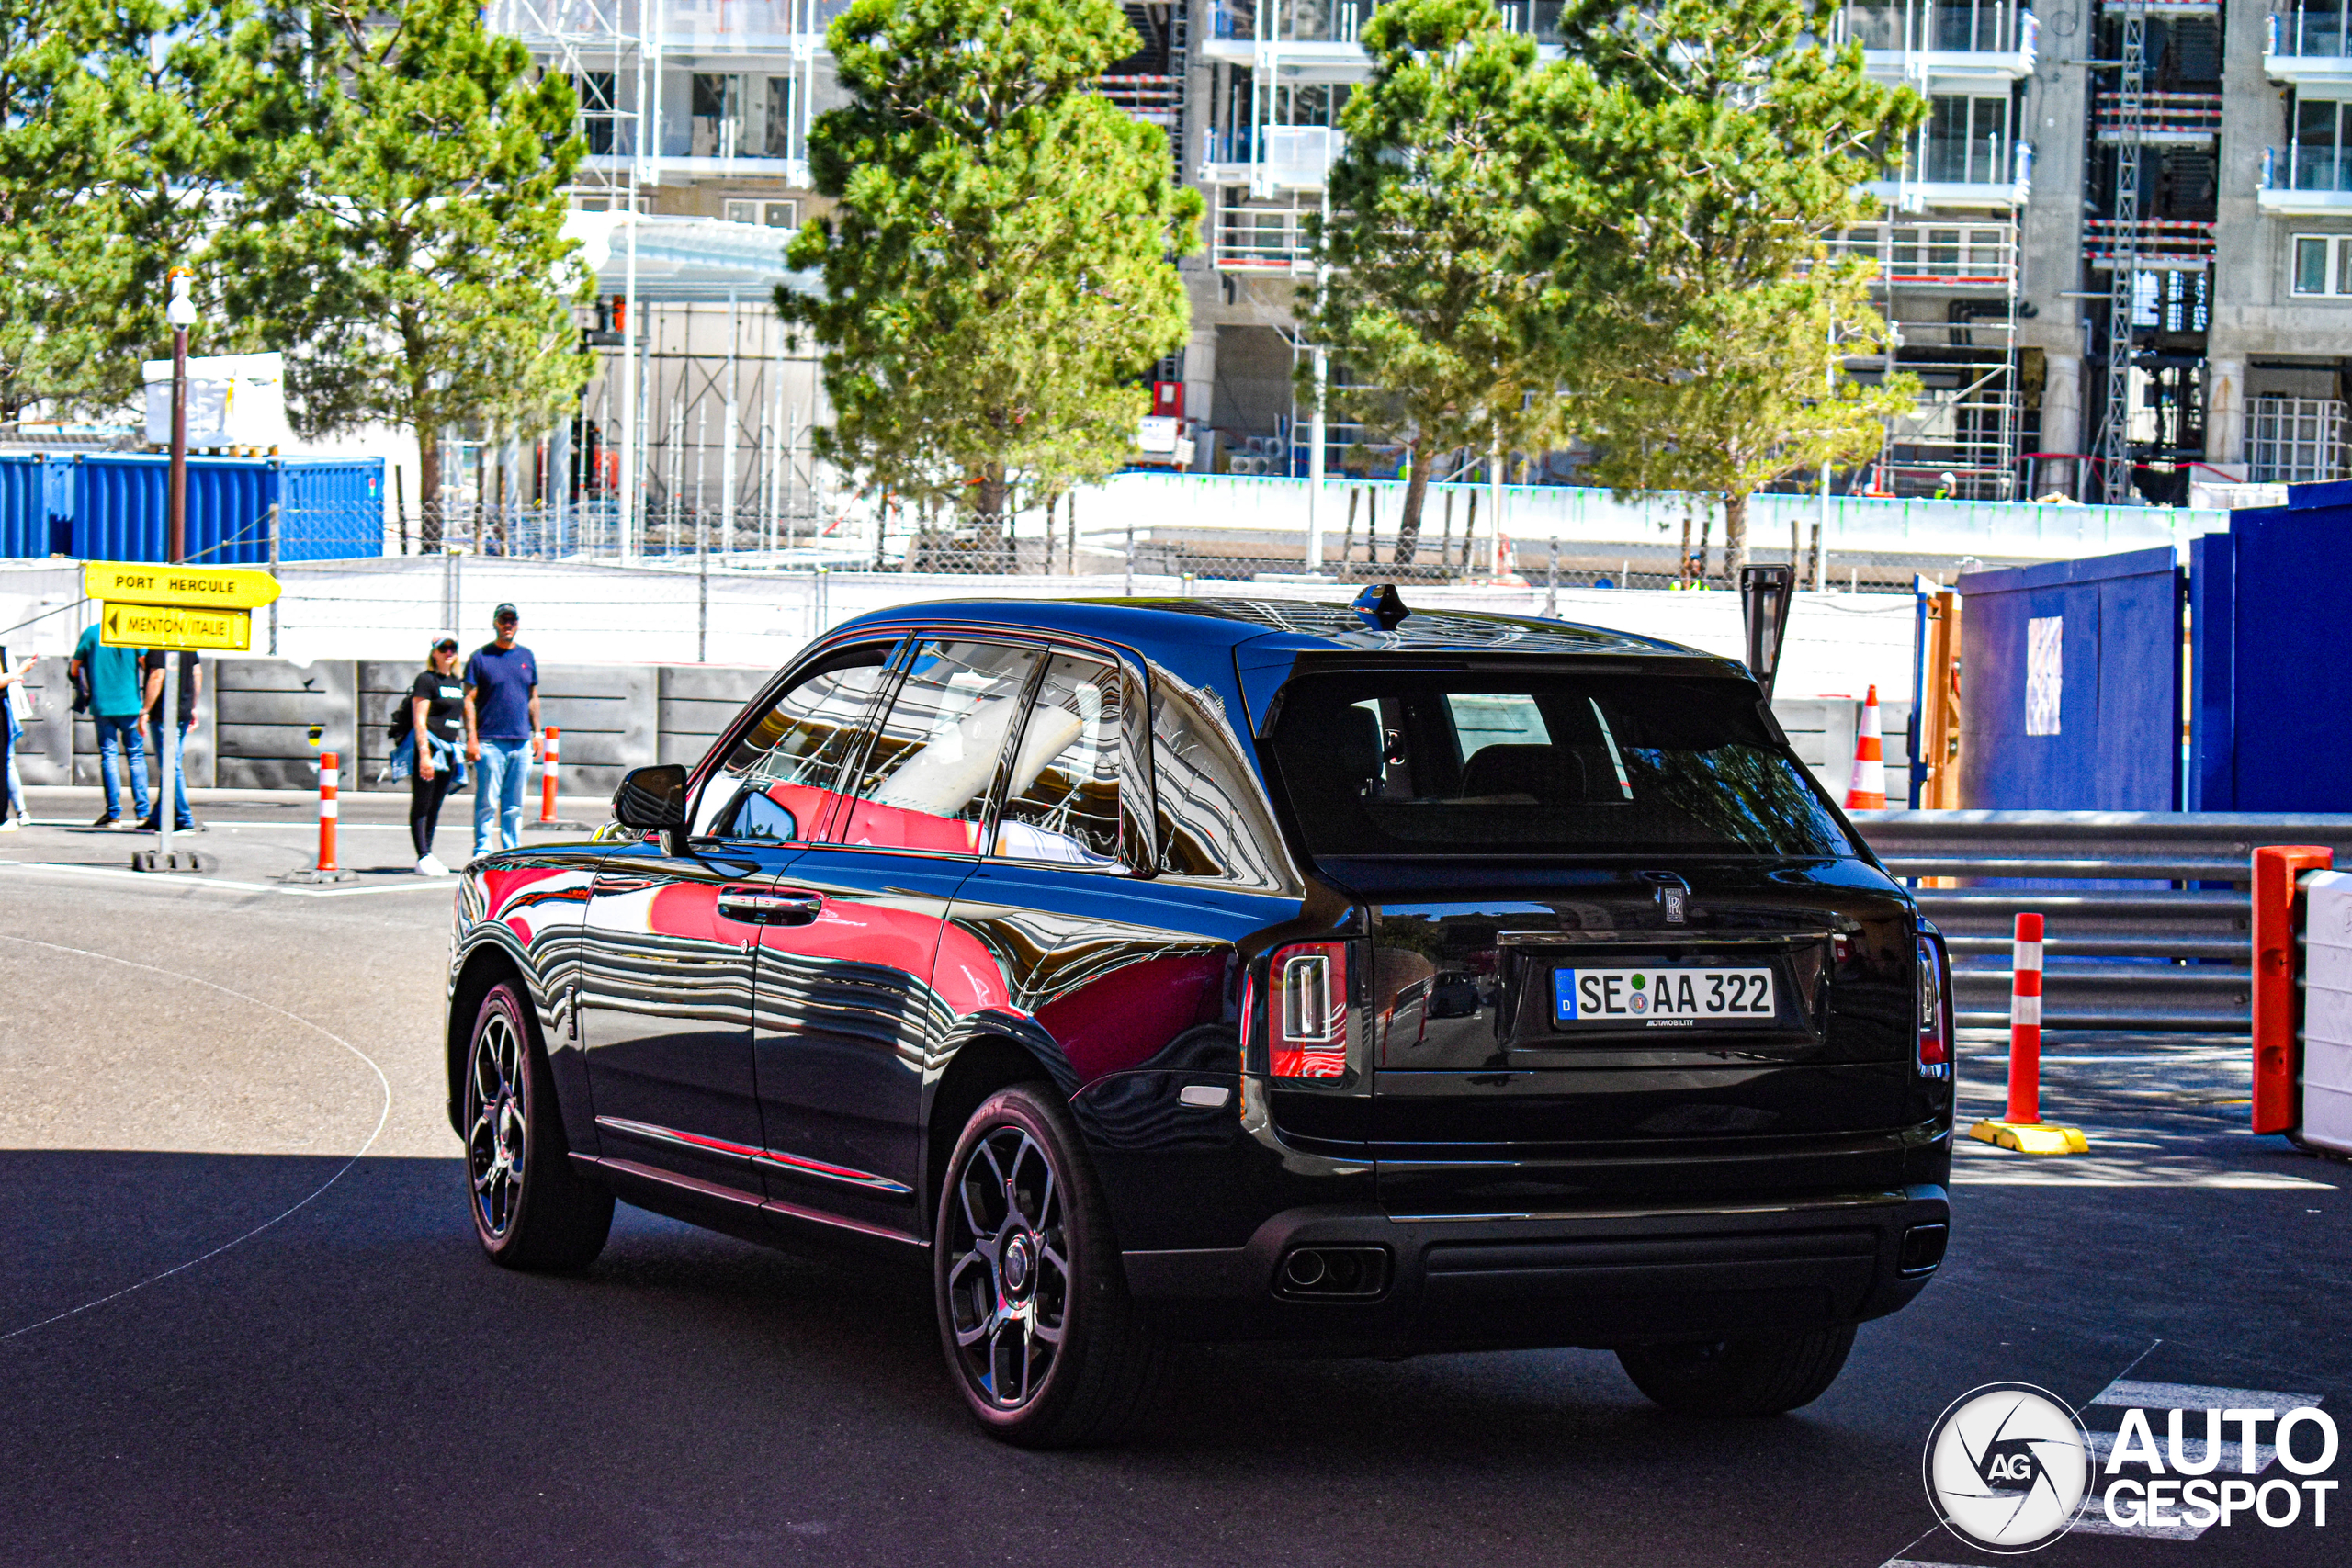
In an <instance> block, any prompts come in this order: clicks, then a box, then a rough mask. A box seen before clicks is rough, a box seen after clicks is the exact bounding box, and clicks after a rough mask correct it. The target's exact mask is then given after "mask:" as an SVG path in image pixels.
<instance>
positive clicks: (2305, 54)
mask: <svg viewBox="0 0 2352 1568" xmlns="http://www.w3.org/2000/svg"><path fill="white" fill-rule="evenodd" d="M2347 22H2352V11H2347V10H2346V7H2345V6H2341V5H2337V6H2327V7H2325V8H2322V7H2319V6H2296V7H2295V8H2294V9H2293V10H2291V11H2286V10H2279V11H2273V12H2271V13H2270V18H2269V31H2268V33H2267V36H2266V37H2265V39H2264V40H2263V45H2262V52H2263V53H2265V54H2268V55H2274V56H2284V57H2287V58H2290V59H2301V60H2312V59H2319V60H2341V59H2344V58H2345V57H2346V56H2352V35H2348V34H2347V32H2346V26H2347Z"/></svg>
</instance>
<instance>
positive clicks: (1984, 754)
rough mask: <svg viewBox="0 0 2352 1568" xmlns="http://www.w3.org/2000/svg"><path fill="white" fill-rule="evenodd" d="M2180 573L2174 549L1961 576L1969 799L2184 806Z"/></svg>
mask: <svg viewBox="0 0 2352 1568" xmlns="http://www.w3.org/2000/svg"><path fill="white" fill-rule="evenodd" d="M2179 581H2180V577H2179V570H2178V568H2177V563H2176V561H2175V559H2174V556H2173V551H2172V550H2171V549H2170V548H2169V547H2165V548H2162V549H2154V550H2132V551H2129V552H2126V553H2125V554H2122V555H2114V556H2098V557H2093V558H2090V559H2087V560H2075V561H2052V562H2050V563H2048V564H2046V565H2042V566H2030V567H2012V568H2009V569H2007V570H2001V571H1980V572H1971V573H1969V574H1967V575H1966V576H1963V577H1962V579H1961V580H1960V591H1961V592H1962V595H1964V596H1965V598H1966V600H1967V615H1968V619H1967V631H1966V635H1965V636H1964V637H1962V644H1961V647H1962V654H1961V709H1962V734H1963V735H1964V736H1965V737H1966V741H1965V744H1964V745H1963V746H1962V752H1961V800H1962V804H1963V805H1965V806H1967V807H1972V808H1980V809H1985V810H1998V811H2009V810H2052V811H2059V810H2093V811H2172V810H2177V809H2178V807H2179V804H2180V801H2179V780H2180V740H2179V735H2180V598H2179V592H2180V590H2179Z"/></svg>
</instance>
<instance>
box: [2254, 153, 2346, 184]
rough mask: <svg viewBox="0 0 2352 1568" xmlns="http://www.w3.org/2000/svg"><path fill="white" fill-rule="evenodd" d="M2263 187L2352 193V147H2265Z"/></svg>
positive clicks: (2263, 155)
mask: <svg viewBox="0 0 2352 1568" xmlns="http://www.w3.org/2000/svg"><path fill="white" fill-rule="evenodd" d="M2262 188H2263V189H2264V190H2273V191H2292V190H2308V191H2352V147H2340V148H2339V147H2334V146H2328V147H2305V146H2301V145H2295V146H2289V147H2283V148H2282V147H2266V148H2264V149H2263V150H2262Z"/></svg>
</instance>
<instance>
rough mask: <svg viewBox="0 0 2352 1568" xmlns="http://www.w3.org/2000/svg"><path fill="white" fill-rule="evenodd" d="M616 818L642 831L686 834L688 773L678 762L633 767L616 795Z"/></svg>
mask: <svg viewBox="0 0 2352 1568" xmlns="http://www.w3.org/2000/svg"><path fill="white" fill-rule="evenodd" d="M613 817H614V819H615V820H616V821H617V822H619V823H620V825H621V826H622V827H624V828H634V829H639V831H642V832H655V833H683V832H684V831H685V828H686V770H685V768H684V766H683V765H681V764H679V763H676V762H663V763H662V764H661V765H660V766H658V767H651V768H632V769H630V770H629V771H628V773H625V774H623V775H622V777H621V787H620V788H618V789H616V790H615V791H614V792H613Z"/></svg>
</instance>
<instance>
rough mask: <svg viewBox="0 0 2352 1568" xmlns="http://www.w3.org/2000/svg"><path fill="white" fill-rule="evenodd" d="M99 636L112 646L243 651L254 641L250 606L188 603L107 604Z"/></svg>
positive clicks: (99, 618) (102, 611) (100, 612)
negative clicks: (210, 607)
mask: <svg viewBox="0 0 2352 1568" xmlns="http://www.w3.org/2000/svg"><path fill="white" fill-rule="evenodd" d="M98 640H99V641H100V642H101V643H103V644H105V645H106V646H107V647H108V648H210V649H220V651H222V652H224V653H243V651H245V649H249V648H251V647H252V646H253V645H254V617H253V615H252V613H251V612H250V611H246V610H192V609H189V608H188V607H187V605H185V604H107V605H104V606H101V608H100V609H99V612H98Z"/></svg>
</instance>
